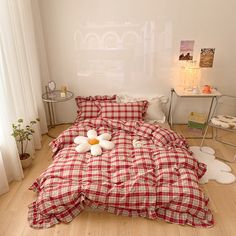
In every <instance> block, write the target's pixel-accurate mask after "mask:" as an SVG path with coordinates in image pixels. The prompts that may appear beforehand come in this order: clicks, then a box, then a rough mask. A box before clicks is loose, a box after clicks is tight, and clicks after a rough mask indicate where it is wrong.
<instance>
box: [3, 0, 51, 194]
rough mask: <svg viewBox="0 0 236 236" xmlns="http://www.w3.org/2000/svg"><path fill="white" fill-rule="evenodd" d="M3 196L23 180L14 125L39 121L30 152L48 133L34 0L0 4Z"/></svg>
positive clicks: (6, 1) (32, 151)
mask: <svg viewBox="0 0 236 236" xmlns="http://www.w3.org/2000/svg"><path fill="white" fill-rule="evenodd" d="M0 112H1V114H0V194H1V193H3V192H6V191H7V190H8V182H10V181H12V180H20V179H22V177H23V172H22V169H21V165H20V161H19V157H18V152H17V147H16V144H15V141H14V138H13V137H12V136H11V132H12V129H11V124H12V123H14V122H16V121H17V119H19V118H23V119H24V121H25V122H26V123H29V121H31V120H35V119H36V118H39V119H40V125H37V127H35V131H36V132H35V135H34V138H33V141H32V142H31V143H30V145H29V150H28V151H29V152H30V153H31V154H32V153H34V150H35V148H36V149H38V148H40V147H41V130H43V131H44V132H45V131H46V130H47V125H46V118H45V111H44V106H43V102H42V99H41V81H40V71H39V63H38V57H37V50H36V45H35V35H34V27H33V17H32V10H31V1H30V0H0Z"/></svg>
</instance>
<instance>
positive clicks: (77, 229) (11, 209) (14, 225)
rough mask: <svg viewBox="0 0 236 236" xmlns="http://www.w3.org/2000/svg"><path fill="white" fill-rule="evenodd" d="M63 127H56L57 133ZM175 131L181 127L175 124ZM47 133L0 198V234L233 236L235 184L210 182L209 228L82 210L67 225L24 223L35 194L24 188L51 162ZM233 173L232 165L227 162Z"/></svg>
mask: <svg viewBox="0 0 236 236" xmlns="http://www.w3.org/2000/svg"><path fill="white" fill-rule="evenodd" d="M64 128H65V126H60V127H57V128H56V130H54V131H53V132H54V133H59V132H60V131H61V130H62V129H64ZM178 128H179V130H178V131H179V132H181V130H183V128H181V127H178ZM50 140H52V139H50V138H49V137H48V136H46V135H45V136H43V140H42V142H43V148H42V149H41V150H40V151H37V153H36V156H35V159H34V163H33V165H32V166H31V168H28V169H26V170H25V171H24V174H25V178H24V180H23V181H21V182H13V183H11V185H10V192H8V193H7V194H5V195H2V196H1V197H0V235H1V236H11V235H12V236H21V235H32V236H35V235H51V236H53V235H63V236H64V235H66V236H70V235H79V236H84V235H86V236H93V235H94V236H107V235H111V236H139V235H140V236H149V235H150V236H151V235H160V236H164V235H168V236H172V235H173V236H178V235H181V236H191V235H194V236H197V235H205V236H218V235H219V236H228V235H229V236H231V235H232V236H233V235H236V183H233V184H230V185H222V184H218V183H216V182H213V181H212V182H210V183H208V184H206V185H203V186H202V188H203V190H204V192H205V193H206V194H207V195H208V197H209V198H210V208H211V210H212V212H213V214H214V218H215V226H214V227H213V228H209V229H202V228H192V227H189V226H179V225H175V224H169V223H166V222H164V221H161V220H158V221H153V220H148V219H144V218H130V217H122V216H115V215H112V214H108V213H94V212H83V213H82V214H80V215H79V216H78V217H76V218H75V219H74V220H73V221H72V222H71V223H69V224H59V225H56V226H54V227H52V228H50V229H46V230H34V229H31V228H30V227H29V226H28V222H27V211H28V207H27V206H28V204H30V203H31V202H32V201H34V200H35V199H36V194H35V193H33V192H32V191H29V190H28V187H29V186H30V185H31V183H32V182H33V181H34V179H35V178H36V177H38V176H39V175H40V173H41V172H42V171H43V170H45V169H46V168H47V166H48V165H49V164H50V163H51V151H50V148H49V147H48V143H49V142H50ZM189 143H190V144H191V145H199V143H200V140H196V139H195V140H189ZM206 144H207V145H209V146H212V147H213V146H214V147H215V148H216V149H217V151H218V152H219V153H221V154H223V155H224V156H225V157H226V158H227V159H230V158H231V157H232V156H233V155H234V153H233V152H232V150H231V151H228V150H227V149H226V148H225V146H223V145H219V144H218V143H217V145H214V143H213V141H212V140H210V139H208V140H207V141H206ZM230 165H231V167H232V169H233V172H234V173H235V174H236V164H230Z"/></svg>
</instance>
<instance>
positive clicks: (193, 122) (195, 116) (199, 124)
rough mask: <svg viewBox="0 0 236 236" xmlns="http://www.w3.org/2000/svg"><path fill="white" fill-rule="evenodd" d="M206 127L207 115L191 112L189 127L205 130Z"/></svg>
mask: <svg viewBox="0 0 236 236" xmlns="http://www.w3.org/2000/svg"><path fill="white" fill-rule="evenodd" d="M205 125H206V115H205V114H202V113H197V112H191V113H190V114H189V117H188V127H190V128H194V129H204V128H205Z"/></svg>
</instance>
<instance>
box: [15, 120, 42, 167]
mask: <svg viewBox="0 0 236 236" xmlns="http://www.w3.org/2000/svg"><path fill="white" fill-rule="evenodd" d="M37 121H39V119H36V120H32V121H30V124H29V125H26V126H25V127H22V126H23V119H18V121H17V124H12V129H13V132H12V134H11V135H12V136H13V137H14V138H15V140H16V142H17V144H18V150H19V157H20V161H21V165H22V167H23V168H27V167H28V166H30V165H31V163H32V157H31V156H30V154H29V153H27V145H28V142H29V141H30V140H31V139H32V136H33V133H34V130H33V128H32V126H33V125H35V124H36V123H37Z"/></svg>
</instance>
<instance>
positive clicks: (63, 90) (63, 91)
mask: <svg viewBox="0 0 236 236" xmlns="http://www.w3.org/2000/svg"><path fill="white" fill-rule="evenodd" d="M66 93H67V86H66V85H63V86H61V97H62V98H64V97H66Z"/></svg>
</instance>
